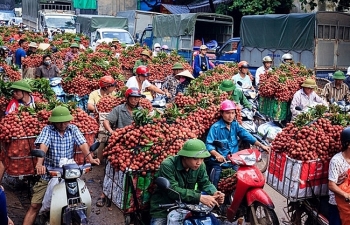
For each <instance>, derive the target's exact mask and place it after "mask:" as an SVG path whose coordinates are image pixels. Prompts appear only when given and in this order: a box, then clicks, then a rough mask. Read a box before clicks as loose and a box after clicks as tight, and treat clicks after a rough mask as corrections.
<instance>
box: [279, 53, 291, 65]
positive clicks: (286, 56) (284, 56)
mask: <svg viewBox="0 0 350 225" xmlns="http://www.w3.org/2000/svg"><path fill="white" fill-rule="evenodd" d="M292 59H293V56H292V54H290V53H286V54H284V55H282V63H287V62H286V60H292Z"/></svg>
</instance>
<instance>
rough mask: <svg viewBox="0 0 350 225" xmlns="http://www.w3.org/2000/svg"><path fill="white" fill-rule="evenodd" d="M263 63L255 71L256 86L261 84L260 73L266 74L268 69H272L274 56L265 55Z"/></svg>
mask: <svg viewBox="0 0 350 225" xmlns="http://www.w3.org/2000/svg"><path fill="white" fill-rule="evenodd" d="M262 61H263V65H262V66H260V67H259V68H258V69H257V70H256V72H255V86H258V85H259V82H260V75H262V74H265V73H266V72H267V71H271V70H272V68H271V65H272V58H271V57H270V56H268V55H267V56H265V57H264V58H263V60H262Z"/></svg>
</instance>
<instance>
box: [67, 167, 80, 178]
mask: <svg viewBox="0 0 350 225" xmlns="http://www.w3.org/2000/svg"><path fill="white" fill-rule="evenodd" d="M80 176H81V172H80V169H76V168H73V169H67V170H66V171H65V174H64V178H65V179H75V178H79V177H80Z"/></svg>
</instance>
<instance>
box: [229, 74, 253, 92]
mask: <svg viewBox="0 0 350 225" xmlns="http://www.w3.org/2000/svg"><path fill="white" fill-rule="evenodd" d="M232 80H233V82H234V83H235V84H236V87H237V88H239V89H242V87H243V89H250V88H251V87H252V86H253V84H252V81H251V80H250V77H249V75H245V76H244V78H242V77H241V75H240V74H239V73H237V74H236V75H234V76H233V77H232ZM238 81H240V82H242V86H240V85H238V84H237V82H238Z"/></svg>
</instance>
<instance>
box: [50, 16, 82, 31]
mask: <svg viewBox="0 0 350 225" xmlns="http://www.w3.org/2000/svg"><path fill="white" fill-rule="evenodd" d="M45 21H46V26H47V27H52V28H70V29H74V28H75V20H74V16H46V18H45Z"/></svg>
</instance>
